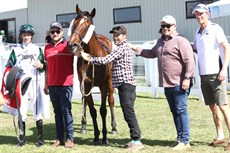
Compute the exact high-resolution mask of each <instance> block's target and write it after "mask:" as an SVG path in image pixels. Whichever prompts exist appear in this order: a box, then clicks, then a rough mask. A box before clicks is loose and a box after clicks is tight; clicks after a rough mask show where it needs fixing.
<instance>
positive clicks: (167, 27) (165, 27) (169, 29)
mask: <svg viewBox="0 0 230 153" xmlns="http://www.w3.org/2000/svg"><path fill="white" fill-rule="evenodd" d="M161 29H162V31H161V33H162V34H163V35H164V36H170V35H171V34H172V33H173V32H174V31H175V30H176V25H175V24H172V25H171V24H168V23H165V22H163V23H162V24H161Z"/></svg>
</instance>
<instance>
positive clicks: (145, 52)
mask: <svg viewBox="0 0 230 153" xmlns="http://www.w3.org/2000/svg"><path fill="white" fill-rule="evenodd" d="M156 46H157V44H156V45H155V46H154V47H153V48H152V49H143V48H141V47H138V46H135V45H133V44H129V47H130V48H131V49H132V50H133V51H135V53H136V55H137V56H141V57H145V58H155V57H157V53H156V49H157V47H156Z"/></svg>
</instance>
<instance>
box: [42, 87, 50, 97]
mask: <svg viewBox="0 0 230 153" xmlns="http://www.w3.org/2000/svg"><path fill="white" fill-rule="evenodd" d="M43 91H44V93H45V94H46V95H48V94H49V89H48V86H47V85H45V87H44V89H43Z"/></svg>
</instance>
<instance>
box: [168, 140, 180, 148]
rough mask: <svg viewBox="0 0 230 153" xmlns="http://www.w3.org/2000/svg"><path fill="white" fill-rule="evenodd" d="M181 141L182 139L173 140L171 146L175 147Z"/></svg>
mask: <svg viewBox="0 0 230 153" xmlns="http://www.w3.org/2000/svg"><path fill="white" fill-rule="evenodd" d="M179 143H180V141H178V140H177V141H175V142H173V143H172V144H171V145H170V146H169V147H175V146H176V145H178V144H179Z"/></svg>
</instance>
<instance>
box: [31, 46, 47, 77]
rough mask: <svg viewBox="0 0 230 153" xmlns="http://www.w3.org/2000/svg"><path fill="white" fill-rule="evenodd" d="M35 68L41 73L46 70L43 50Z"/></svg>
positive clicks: (40, 50)
mask: <svg viewBox="0 0 230 153" xmlns="http://www.w3.org/2000/svg"><path fill="white" fill-rule="evenodd" d="M35 60H36V61H35V64H34V67H35V68H36V69H37V70H38V71H39V72H40V73H41V72H44V71H45V69H46V62H45V60H44V54H43V51H42V49H41V48H39V55H38V59H35Z"/></svg>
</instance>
